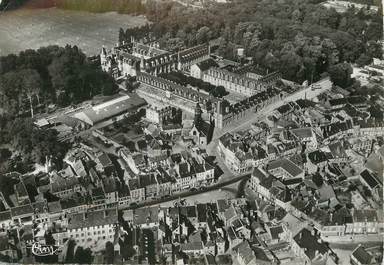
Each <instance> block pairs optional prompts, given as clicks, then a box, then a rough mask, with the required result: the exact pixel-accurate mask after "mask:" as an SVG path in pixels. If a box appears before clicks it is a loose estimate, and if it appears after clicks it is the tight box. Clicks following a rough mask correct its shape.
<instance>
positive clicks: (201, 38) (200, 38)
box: [196, 26, 211, 44]
mask: <svg viewBox="0 0 384 265" xmlns="http://www.w3.org/2000/svg"><path fill="white" fill-rule="evenodd" d="M210 35H211V30H210V29H209V27H207V26H204V27H201V28H200V29H199V30H198V31H197V33H196V41H197V43H199V44H201V43H205V42H207V41H208V40H209V39H210Z"/></svg>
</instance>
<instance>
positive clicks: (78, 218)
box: [68, 209, 117, 229]
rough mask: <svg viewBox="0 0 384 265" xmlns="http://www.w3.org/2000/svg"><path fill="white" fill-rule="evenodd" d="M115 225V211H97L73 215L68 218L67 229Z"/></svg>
mask: <svg viewBox="0 0 384 265" xmlns="http://www.w3.org/2000/svg"><path fill="white" fill-rule="evenodd" d="M115 223H117V211H116V209H108V210H99V211H93V212H87V213H75V214H69V216H68V229H78V228H84V227H95V226H99V225H108V224H111V225H113V224H115Z"/></svg>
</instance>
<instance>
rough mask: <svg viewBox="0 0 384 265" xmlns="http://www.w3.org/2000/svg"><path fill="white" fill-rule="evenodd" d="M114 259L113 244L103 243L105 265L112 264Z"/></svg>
mask: <svg viewBox="0 0 384 265" xmlns="http://www.w3.org/2000/svg"><path fill="white" fill-rule="evenodd" d="M114 258H115V250H114V247H113V243H112V242H110V241H108V242H107V243H105V262H106V263H107V264H112V263H113V260H114Z"/></svg>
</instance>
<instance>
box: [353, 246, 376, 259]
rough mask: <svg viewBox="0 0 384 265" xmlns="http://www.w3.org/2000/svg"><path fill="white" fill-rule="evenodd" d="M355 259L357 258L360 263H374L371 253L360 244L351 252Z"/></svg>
mask: <svg viewBox="0 0 384 265" xmlns="http://www.w3.org/2000/svg"><path fill="white" fill-rule="evenodd" d="M351 255H352V256H353V257H354V258H355V259H357V260H358V261H359V262H360V264H372V259H373V257H372V255H371V254H369V253H368V252H367V251H366V250H365V248H364V247H363V246H361V245H359V246H358V247H357V248H356V249H355V250H354V251H353V252H352V254H351Z"/></svg>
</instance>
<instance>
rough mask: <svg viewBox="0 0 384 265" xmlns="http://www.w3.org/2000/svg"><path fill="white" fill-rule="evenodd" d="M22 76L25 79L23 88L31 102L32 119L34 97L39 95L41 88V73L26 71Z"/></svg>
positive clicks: (23, 71) (22, 72)
mask: <svg viewBox="0 0 384 265" xmlns="http://www.w3.org/2000/svg"><path fill="white" fill-rule="evenodd" d="M20 76H21V77H22V79H23V81H22V82H23V88H24V89H25V93H26V95H27V97H28V100H29V105H30V109H31V117H32V118H33V102H32V97H33V96H37V97H38V94H39V90H40V87H41V78H40V75H39V73H38V72H37V71H36V70H32V69H25V70H22V71H21V72H20Z"/></svg>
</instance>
